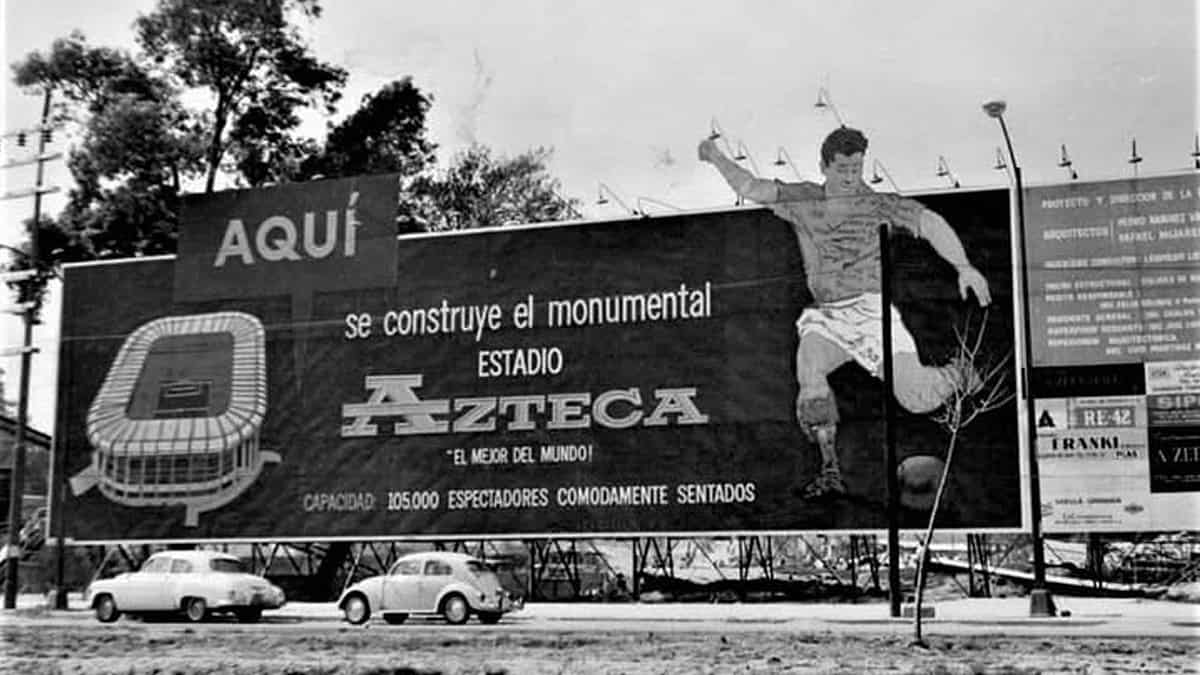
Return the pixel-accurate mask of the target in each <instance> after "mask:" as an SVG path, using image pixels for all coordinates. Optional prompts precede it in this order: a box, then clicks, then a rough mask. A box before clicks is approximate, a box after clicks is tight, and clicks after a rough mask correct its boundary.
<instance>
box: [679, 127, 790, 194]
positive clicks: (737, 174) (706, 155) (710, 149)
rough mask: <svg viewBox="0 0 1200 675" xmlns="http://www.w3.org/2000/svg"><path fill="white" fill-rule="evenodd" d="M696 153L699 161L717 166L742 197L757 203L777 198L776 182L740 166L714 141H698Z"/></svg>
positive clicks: (708, 139)
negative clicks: (698, 145)
mask: <svg viewBox="0 0 1200 675" xmlns="http://www.w3.org/2000/svg"><path fill="white" fill-rule="evenodd" d="M698 154H699V155H700V161H702V162H708V163H709V164H712V165H713V166H715V167H717V171H719V172H720V173H721V177H722V178H724V179H725V182H726V183H729V187H731V188H733V191H734V192H736V193H737V194H738V196H739V197H742V198H743V199H749V200H750V201H752V202H757V203H759V204H770V203H773V202H775V201H778V199H779V188H778V183H776V182H775V181H773V180H769V179H766V178H759V177H757V176H755V175H754V174H752V173H750V172H749V171H747V170H746V169H744V168H742V167H741V165H739V164H738V163H737V162H735V161H733V160H732V159H730V158H728V157H726V156H725V153H723V152H721V149H720V148H719V147H717V143H716V141H714V140H712V139H711V138H706V139H704V140H703V141H700V147H699V151H698Z"/></svg>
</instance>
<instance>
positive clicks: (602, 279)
mask: <svg viewBox="0 0 1200 675" xmlns="http://www.w3.org/2000/svg"><path fill="white" fill-rule="evenodd" d="M920 199H921V201H924V202H926V203H927V204H928V205H929V206H930V207H931V208H934V209H935V210H937V211H939V212H940V213H942V214H943V215H944V216H945V217H946V218H947V220H948V221H949V222H950V224H951V225H952V226H953V227H954V228H955V229H956V231H957V232H958V233H959V235H960V237H961V239H962V240H963V243H964V246H965V248H966V249H967V252H968V255H969V257H970V258H971V260H972V262H973V263H974V264H975V265H976V266H977V267H978V268H979V269H980V270H981V271H982V272H983V273H984V275H985V276H986V277H987V279H988V281H989V283H990V286H991V291H992V294H993V298H994V304H993V307H992V309H991V311H990V312H989V313H988V314H987V317H988V327H987V333H986V336H987V349H988V350H989V351H990V352H991V353H992V354H995V355H997V356H1002V355H1003V353H1005V352H1007V351H1008V350H1011V349H1012V321H1011V317H1012V304H1011V300H1012V298H1011V291H1010V289H1011V262H1010V254H1009V251H1010V245H1011V241H1010V238H1009V216H1008V192H1007V191H1002V190H995V191H987V192H962V193H955V194H938V195H930V196H926V197H921V198H920ZM894 244H895V253H894V258H895V260H896V261H897V268H896V275H897V277H896V278H897V282H896V289H897V290H896V294H897V297H896V305H897V306H898V307H899V308H900V310H901V312H902V314H903V316H904V317H905V321H906V323H907V325H908V326H909V328H910V330H911V331H912V332H913V334H914V336H915V337H916V339H917V342H918V345H919V347H920V350H921V354H922V357H923V360H925V361H926V362H927V363H943V362H945V361H946V360H947V359H948V358H949V356H950V355H951V354H952V351H953V347H954V340H953V332H952V330H951V327H952V325H954V324H956V323H958V322H959V321H960V320H961V319H963V318H964V317H965V315H966V313H967V312H968V311H969V306H968V305H967V304H965V303H963V302H961V301H960V300H959V298H958V291H957V286H956V285H955V281H954V273H953V270H952V268H951V267H950V266H949V265H947V264H945V263H943V262H941V261H940V259H939V258H937V256H936V255H935V254H934V253H933V252H932V250H931V249H929V247H928V245H927V244H925V243H924V242H922V241H918V240H915V239H913V238H911V237H907V236H896V237H894ZM396 259H397V265H396V270H395V278H396V283H395V285H394V286H389V287H382V288H360V289H354V290H337V291H329V292H320V291H315V292H314V291H308V290H297V291H295V292H294V293H290V294H280V295H269V296H265V297H253V293H254V292H255V289H253V288H246V289H243V290H242V292H241V294H240V295H241V297H225V298H214V299H212V300H204V301H192V302H188V301H176V300H175V299H174V295H173V289H174V285H175V277H174V275H175V268H176V263H175V262H174V261H172V260H152V261H143V262H127V263H121V264H112V265H88V266H79V267H73V268H70V269H68V271H67V273H66V274H65V275H64V276H65V284H64V287H65V290H64V304H63V317H64V321H63V329H62V335H63V344H62V351H61V357H60V358H61V362H60V375H59V377H60V386H59V405H60V416H59V423H60V428H59V430H58V434H57V435H56V438H57V439H58V443H59V447H60V448H61V449H62V450H63V451H64V452H65V453H66V455H65V464H66V466H65V471H64V473H65V475H66V476H67V477H70V476H72V475H75V474H76V473H78V472H79V471H81V470H83V469H84V468H85V467H86V466H87V465H88V464H89V462H90V455H91V448H90V446H89V445H88V442H87V438H86V415H87V409H88V406H89V405H90V404H91V401H92V399H93V398H94V397H95V394H96V392H97V391H98V390H99V387H100V384H101V383H102V382H103V378H104V376H105V373H106V372H107V370H108V367H109V365H110V364H111V362H112V359H113V357H114V356H115V354H116V352H117V350H118V349H119V348H120V346H121V343H122V341H123V339H124V338H125V336H127V335H128V334H129V333H130V332H131V331H133V330H135V329H136V328H137V327H138V326H140V325H142V324H143V323H145V322H147V321H150V320H153V319H156V318H159V317H163V316H172V315H182V314H195V313H202V312H208V311H216V310H238V311H244V312H248V313H250V314H253V315H255V316H257V317H258V318H259V319H260V320H261V321H262V323H263V324H264V325H265V326H266V330H267V381H268V402H267V410H268V412H267V419H266V421H265V422H264V424H263V428H262V433H261V439H262V445H263V449H265V450H273V451H275V452H278V453H279V454H280V455H281V456H282V462H281V463H279V464H273V465H267V466H266V467H265V468H264V470H263V472H262V474H261V475H260V476H259V478H258V480H257V482H256V483H255V484H254V485H253V486H251V487H250V488H249V489H248V490H246V491H245V492H244V493H242V494H241V495H240V496H239V497H238V498H237V499H235V500H234V501H233V502H231V503H230V504H228V505H226V506H224V507H222V508H219V509H216V510H214V511H211V512H206V513H204V514H202V515H201V516H200V518H199V526H198V527H185V526H184V525H183V508H182V507H181V506H168V507H139V508H132V507H125V506H121V505H118V504H115V503H113V502H111V501H109V500H107V499H106V498H105V497H103V496H102V495H100V494H99V492H98V491H96V490H91V491H89V492H85V493H83V494H81V495H78V496H75V495H73V494H72V493H71V492H70V491H69V490H67V491H66V492H65V498H64V509H65V512H66V513H65V515H66V518H65V520H64V522H66V523H67V533H66V534H67V536H68V537H71V538H74V539H76V540H80V541H87V540H92V541H96V540H113V539H127V540H154V539H179V540H198V539H234V538H248V539H266V538H297V539H320V538H327V537H363V538H366V537H392V536H395V537H401V536H407V537H419V536H434V535H505V534H532V535H545V534H601V533H635V532H637V533H653V532H753V531H782V530H862V529H881V528H883V527H885V526H886V514H885V511H884V499H885V497H884V495H885V484H886V481H885V472H884V465H883V457H884V448H883V438H884V429H883V422H882V416H883V415H882V411H883V404H882V401H883V399H882V396H881V394H882V391H881V390H882V385H881V383H880V382H879V381H877V380H874V379H873V378H871V377H870V376H868V375H867V374H866V372H865V371H863V370H862V369H861V368H860V367H858V366H857V365H854V364H849V365H847V366H844V367H842V368H841V369H839V370H838V371H836V372H835V373H834V375H833V377H832V378H831V381H832V384H833V387H834V390H835V393H836V394H837V396H838V399H839V410H840V413H841V416H842V420H843V423H842V425H841V433H840V436H839V448H840V453H841V456H842V465H843V471H844V472H845V477H846V481H847V483H848V485H849V489H850V492H851V494H850V495H849V496H848V497H846V498H844V499H839V500H835V501H831V502H815V503H814V502H806V501H804V500H803V499H801V498H800V496H799V494H800V489H801V488H802V487H803V485H804V484H805V483H806V482H807V481H808V480H810V479H811V478H812V477H813V475H814V472H815V470H816V469H817V465H818V463H819V460H818V454H817V450H816V448H815V447H813V446H812V445H811V444H810V443H809V442H808V441H807V440H806V439H805V437H804V436H803V435H802V434H801V432H800V430H799V428H798V427H797V425H796V424H795V422H794V412H793V410H794V400H795V395H796V385H795V365H794V354H795V346H796V331H795V327H794V322H795V319H796V317H797V316H798V315H799V313H800V311H801V309H802V308H803V307H804V306H805V305H806V304H807V303H808V302H809V301H810V297H809V294H808V291H807V289H806V285H805V281H804V274H803V267H802V261H801V259H800V256H799V253H798V251H797V246H796V244H795V241H794V235H793V234H792V232H791V230H790V229H789V227H788V225H787V224H786V223H785V222H783V221H782V220H779V219H778V218H776V217H775V216H773V215H771V214H770V212H768V211H766V210H739V211H730V212H721V213H708V214H684V215H678V216H670V217H656V218H653V219H637V220H628V221H617V222H600V223H582V224H578V225H567V226H552V227H537V228H521V229H510V230H497V231H488V232H479V233H472V234H465V235H454V236H436V237H416V238H405V239H401V240H399V243H398V246H397V256H396ZM705 282H710V283H711V284H712V289H713V290H712V299H713V314H712V316H711V317H709V318H706V319H701V320H685V321H676V322H670V323H668V322H645V323H631V324H621V325H607V326H593V327H588V328H550V327H547V326H545V323H544V317H545V301H546V300H548V299H551V298H556V299H569V298H582V297H592V296H607V295H616V294H621V293H646V292H650V291H660V290H669V289H673V288H678V287H679V285H680V283H686V284H687V285H688V286H689V288H702V287H703V286H704V284H705ZM313 287H319V283H314V284H313ZM528 294H533V295H534V296H535V297H536V299H537V312H536V317H537V319H538V322H539V325H537V326H535V327H534V328H531V329H523V330H522V329H516V328H514V327H513V326H512V323H511V321H510V313H509V308H511V306H512V305H514V304H515V303H517V302H519V301H522V300H524V299H525V298H526V296H527V295H528ZM300 296H304V297H300ZM442 299H446V300H448V301H449V302H450V304H452V305H455V304H463V305H467V304H484V303H489V302H495V303H498V304H500V305H502V306H503V307H505V318H504V323H505V326H504V328H503V329H502V330H500V331H498V332H495V333H488V334H485V335H484V337H483V339H482V340H481V341H480V342H478V343H477V342H476V341H475V338H474V336H473V335H467V334H461V333H459V334H454V335H441V336H436V337H419V338H418V337H409V338H401V337H382V336H380V337H374V336H373V337H371V338H368V339H365V340H346V339H345V338H344V337H343V330H344V327H345V324H344V317H345V315H346V314H347V313H350V312H370V313H372V314H373V315H375V316H376V317H381V316H382V314H383V313H384V312H385V311H387V310H388V309H399V308H415V307H425V306H433V305H437V304H440V302H441V301H442ZM298 308H299V309H298ZM974 316H975V317H978V316H980V314H979V310H978V308H976V309H975V310H974ZM296 317H303V319H302V320H297V318H296ZM376 321H378V318H377V319H376ZM376 325H378V324H376ZM535 346H546V347H551V346H555V347H559V348H560V349H561V350H562V351H563V353H564V355H565V363H564V368H563V371H562V372H561V373H560V374H558V375H551V376H534V377H514V378H488V379H481V378H479V377H478V376H477V373H476V370H475V369H476V361H475V358H476V353H477V351H478V350H479V349H503V348H506V347H535ZM383 374H422V375H424V378H425V381H424V386H423V387H422V388H421V389H420V391H419V395H420V397H421V398H422V399H423V400H428V399H434V398H459V397H467V396H496V395H505V394H545V393H564V392H585V391H586V392H592V393H593V394H596V393H599V392H602V391H605V390H608V389H618V388H628V387H640V388H641V390H642V392H643V395H644V396H649V393H650V391H652V390H653V389H655V388H661V387H692V386H694V387H696V388H697V389H698V390H699V393H698V395H697V396H696V399H695V400H696V403H697V405H698V407H699V408H700V409H701V410H702V411H703V412H704V413H705V414H707V415H709V416H710V422H709V423H708V424H706V425H696V426H684V427H678V426H668V427H658V428H648V427H634V428H632V429H624V430H615V429H606V428H602V427H592V428H590V429H580V430H558V431H548V430H544V429H542V430H538V431H533V432H506V431H496V432H492V433H486V434H446V435H425V436H392V435H389V433H388V432H389V431H390V428H391V423H392V422H393V421H394V420H392V419H377V420H373V421H374V422H375V423H376V424H378V426H379V428H380V431H381V434H380V435H378V436H375V437H371V438H342V437H341V436H340V429H341V427H342V425H343V423H346V422H348V420H346V419H344V418H343V417H342V405H343V404H346V403H359V402H364V401H366V400H367V397H368V394H369V391H368V390H367V389H366V388H365V387H364V377H366V376H367V375H383ZM1010 386H1011V382H1010ZM647 412H649V407H647ZM899 424H900V429H899V432H898V433H897V438H898V443H899V456H900V457H901V458H903V457H905V456H908V455H913V454H943V453H944V451H945V444H946V434H945V432H944V431H943V430H941V429H940V428H938V427H937V425H936V424H934V423H933V422H931V421H930V420H928V419H927V418H926V417H924V416H916V415H909V414H907V413H904V412H903V411H901V413H900V419H899ZM1018 428H1019V427H1018V424H1017V422H1016V412H1015V407H1014V406H1012V405H1011V404H1010V405H1009V406H1008V407H1006V408H1004V409H1001V410H998V411H995V412H992V413H989V414H988V415H986V416H985V417H984V418H982V419H981V420H979V421H978V422H976V424H974V425H972V426H971V427H969V428H968V429H967V430H966V431H965V432H964V434H963V436H962V439H961V445H960V448H959V450H958V451H957V453H956V456H955V460H954V466H953V469H952V472H951V486H950V492H949V495H948V497H947V500H946V503H945V508H944V512H943V514H942V517H941V519H940V520H939V522H940V524H941V525H942V526H944V527H956V528H969V529H979V528H1017V527H1019V526H1020V524H1021V523H1020V487H1019V482H1020V481H1019V469H1018V466H1019V462H1018V451H1017V439H1016V436H1017V429H1018ZM551 443H590V444H593V446H594V461H592V462H590V463H561V464H528V465H522V464H496V465H486V466H485V465H475V466H455V465H453V464H452V463H451V462H450V460H449V459H448V457H447V454H446V450H447V449H449V448H453V447H462V448H472V447H482V446H487V447H495V446H501V445H504V446H510V447H511V446H513V445H518V444H524V445H532V446H534V447H535V449H536V447H537V446H538V445H540V444H551ZM692 482H694V483H734V484H737V483H747V482H753V483H754V484H755V485H756V495H757V498H756V499H755V500H754V501H753V502H749V503H731V504H729V503H727V504H715V505H703V506H701V505H682V504H678V503H674V500H672V503H671V504H669V505H666V506H655V507H646V506H643V507H632V506H630V507H612V506H610V507H593V508H586V509H585V508H577V507H559V506H556V505H555V503H554V491H555V489H556V488H557V487H559V486H566V485H619V484H660V483H661V484H666V485H668V486H669V491H670V493H671V495H672V497H674V494H675V486H676V485H679V484H683V483H692ZM487 487H494V488H511V487H547V488H549V489H550V504H549V506H548V507H546V508H525V509H488V510H460V511H448V510H447V509H446V504H447V499H446V497H445V491H446V490H448V489H464V488H487ZM400 490H438V491H441V492H442V498H441V507H440V508H439V509H437V510H434V511H424V512H399V511H388V510H386V508H385V507H386V497H385V494H386V492H387V491H400ZM341 492H356V493H357V492H372V493H375V494H376V495H377V501H376V508H375V510H373V511H368V512H354V511H342V512H317V511H306V510H305V508H304V499H303V498H304V495H305V494H311V493H341ZM925 517H926V516H925V514H922V513H916V512H913V513H908V512H906V513H905V514H903V521H904V522H903V524H904V525H905V526H906V527H916V526H919V525H923V521H924V518H925Z"/></svg>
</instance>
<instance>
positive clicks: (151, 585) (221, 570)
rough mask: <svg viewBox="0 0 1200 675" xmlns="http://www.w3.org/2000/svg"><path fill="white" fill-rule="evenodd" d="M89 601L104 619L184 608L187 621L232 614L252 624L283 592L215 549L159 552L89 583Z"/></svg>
mask: <svg viewBox="0 0 1200 675" xmlns="http://www.w3.org/2000/svg"><path fill="white" fill-rule="evenodd" d="M87 600H88V603H89V604H90V606H91V607H92V609H94V610H95V611H96V618H97V619H99V620H100V621H102V622H104V623H108V622H110V621H116V620H117V618H119V617H120V616H121V613H122V612H124V613H127V614H142V615H144V614H162V613H176V612H182V613H183V615H184V616H185V617H187V619H188V620H189V621H203V620H205V619H206V618H208V617H209V616H210V615H212V614H214V613H232V614H233V615H234V616H236V617H237V618H238V620H239V621H242V622H244V623H253V622H255V621H258V620H259V619H260V618H261V617H262V612H263V610H264V609H276V608H279V607H282V606H283V604H284V602H285V599H284V595H283V590H282V589H280V588H279V587H278V586H276V585H274V584H272V583H271V582H269V581H267V580H266V579H264V578H262V577H260V576H258V575H255V574H250V573H248V572H246V569H245V567H244V566H243V565H242V561H241V560H239V559H238V558H237V557H236V556H232V555H229V554H227V553H219V552H216V551H162V552H159V553H155V554H154V555H152V556H150V557H149V558H148V559H147V560H146V563H145V564H144V565H142V568H141V569H139V570H138V571H136V572H126V573H124V574H119V575H117V576H115V577H113V578H111V579H101V580H99V581H95V582H92V584H91V586H89V587H88V590H87Z"/></svg>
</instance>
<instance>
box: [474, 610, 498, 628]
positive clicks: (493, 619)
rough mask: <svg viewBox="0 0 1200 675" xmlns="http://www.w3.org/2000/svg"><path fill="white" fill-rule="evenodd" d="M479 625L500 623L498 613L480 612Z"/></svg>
mask: <svg viewBox="0 0 1200 675" xmlns="http://www.w3.org/2000/svg"><path fill="white" fill-rule="evenodd" d="M479 623H486V624H488V625H491V624H495V623H500V612H480V613H479Z"/></svg>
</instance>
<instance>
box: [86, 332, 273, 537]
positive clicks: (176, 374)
mask: <svg viewBox="0 0 1200 675" xmlns="http://www.w3.org/2000/svg"><path fill="white" fill-rule="evenodd" d="M265 343H266V338H265V331H264V329H263V325H262V323H261V322H260V321H259V320H258V319H257V318H255V317H253V316H251V315H249V314H245V313H242V312H215V313H210V314H194V315H190V316H171V317H163V318H159V319H155V320H153V321H150V322H148V323H145V324H143V325H142V326H140V327H139V328H138V329H137V330H135V331H134V332H133V333H131V334H130V335H129V337H128V338H126V340H125V342H124V344H122V345H121V349H120V351H118V353H117V356H116V359H115V360H114V361H113V364H112V366H111V367H110V368H109V370H108V374H107V375H106V376H105V379H104V383H103V384H102V385H101V387H100V391H99V393H98V394H97V395H96V398H95V400H94V401H93V402H92V405H91V408H89V409H88V415H87V437H88V441H89V442H90V443H91V446H92V448H93V450H94V452H93V454H92V463H91V465H90V466H89V467H88V468H87V469H85V470H84V471H82V472H80V473H79V474H78V475H76V476H74V477H73V478H72V479H71V488H72V491H73V492H74V493H75V494H76V495H78V494H82V493H84V492H86V491H87V490H90V489H91V488H92V487H97V488H98V489H99V490H100V492H101V493H102V494H103V495H104V496H105V497H107V498H108V499H110V500H112V501H114V502H117V503H119V504H124V505H127V506H168V505H182V506H184V507H185V509H186V511H185V516H184V525H185V526H188V527H195V526H197V525H198V524H199V516H200V514H201V513H204V512H206V511H211V510H213V509H216V508H219V507H221V506H223V505H225V504H227V503H229V502H230V501H232V500H233V499H234V498H236V497H237V496H238V495H240V494H241V493H242V492H243V491H245V489H246V488H247V487H249V486H250V484H251V483H253V482H254V480H255V478H257V477H258V475H259V473H260V471H261V470H262V467H263V465H264V464H266V463H271V462H278V461H280V458H279V455H278V454H277V453H274V452H266V451H263V450H261V448H260V447H259V431H260V428H261V426H262V423H263V418H264V416H265V414H266V409H267V368H266V353H265V352H266V350H265Z"/></svg>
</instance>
